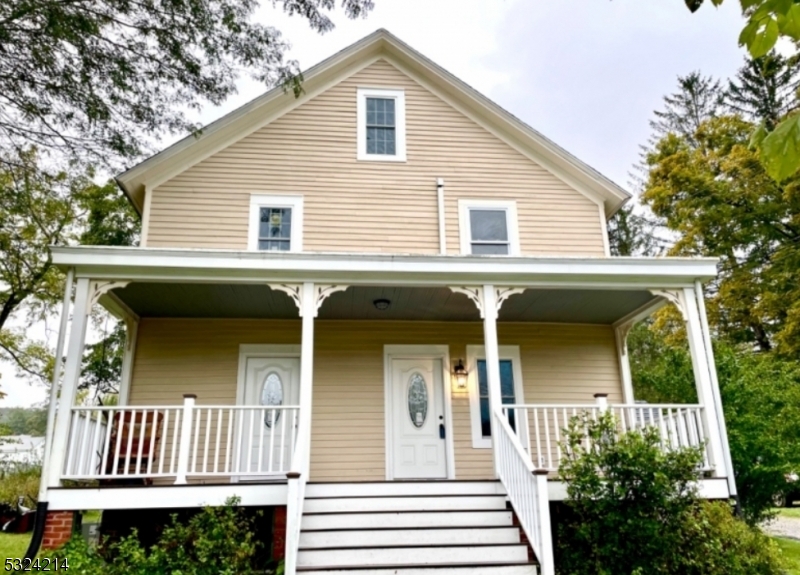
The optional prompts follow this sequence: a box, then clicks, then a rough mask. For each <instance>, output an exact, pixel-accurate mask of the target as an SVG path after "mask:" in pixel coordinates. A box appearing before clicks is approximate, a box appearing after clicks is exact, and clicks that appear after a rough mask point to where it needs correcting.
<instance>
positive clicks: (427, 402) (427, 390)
mask: <svg viewBox="0 0 800 575" xmlns="http://www.w3.org/2000/svg"><path fill="white" fill-rule="evenodd" d="M391 374H392V385H391V390H392V398H391V400H392V410H391V412H392V435H391V441H392V446H391V448H392V449H391V451H392V463H393V466H392V467H393V476H394V478H395V479H446V478H447V448H446V441H445V435H446V422H445V405H444V391H443V388H442V360H441V359H434V358H421V359H399V358H395V359H392V369H391Z"/></svg>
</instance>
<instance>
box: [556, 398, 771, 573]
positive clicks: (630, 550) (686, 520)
mask: <svg viewBox="0 0 800 575" xmlns="http://www.w3.org/2000/svg"><path fill="white" fill-rule="evenodd" d="M659 439H660V438H659V433H658V430H657V429H654V428H651V429H645V430H643V431H633V432H629V433H625V434H619V433H618V429H617V422H616V420H615V419H614V417H613V416H612V415H611V414H609V413H607V414H604V415H603V416H601V417H600V418H598V420H597V421H594V420H593V419H591V418H590V417H586V416H584V417H578V418H575V419H573V421H572V422H571V424H570V428H569V430H568V432H567V435H566V439H565V441H564V442H563V444H562V450H563V452H564V454H565V455H564V458H563V460H562V464H561V468H560V470H559V472H560V475H561V478H562V479H563V480H564V481H566V482H567V494H568V498H567V501H566V502H565V504H566V511H565V513H564V514H563V515H562V516H561V517H560V521H559V523H558V530H557V539H556V543H557V546H556V558H557V562H556V563H557V572H558V573H559V574H560V575H618V574H624V575H645V574H648V575H650V574H653V575H661V574H663V575H666V574H674V573H681V574H682V575H723V574H725V575H740V574H741V575H744V574H745V573H748V574H754V575H778V574H779V573H781V571H780V569H779V567H778V559H777V557H778V554H777V552H776V550H775V548H774V546H772V545H770V544H768V540H767V539H766V537H765V536H764V535H762V534H761V533H760V532H758V531H757V530H755V529H753V528H751V527H749V526H747V525H746V524H745V523H744V522H742V521H739V520H736V519H734V518H733V517H732V515H731V513H730V510H729V509H727V508H726V505H725V504H709V503H705V502H702V501H701V500H700V499H699V498H698V495H697V490H696V487H695V485H696V481H697V480H698V478H699V475H698V468H699V466H700V462H701V461H702V454H701V452H700V450H699V449H693V448H691V449H680V450H672V451H669V452H664V451H662V449H661V447H660V445H659Z"/></svg>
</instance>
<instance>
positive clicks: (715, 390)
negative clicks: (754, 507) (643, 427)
mask: <svg viewBox="0 0 800 575" xmlns="http://www.w3.org/2000/svg"><path fill="white" fill-rule="evenodd" d="M694 293H695V296H696V298H697V307H698V309H699V310H700V327H701V328H702V331H703V343H704V344H705V347H706V353H707V355H708V365H709V373H710V375H711V392H712V394H713V396H714V409H715V410H716V412H717V421H718V422H719V429H720V435H721V436H722V452H723V455H724V456H725V466H726V467H727V469H728V474H727V477H728V491H729V492H730V494H731V496H732V497H737V495H738V491H737V489H736V477H735V475H734V469H733V459H732V458H731V448H730V445H729V444H728V426H727V424H726V423H725V412H724V410H723V406H722V394H721V393H720V390H719V380H718V378H717V363H716V361H714V347H713V345H712V344H711V330H710V328H709V327H708V316H707V315H706V302H705V296H704V294H703V286H702V284H701V283H700V281H699V280H698V281H696V282H695V284H694Z"/></svg>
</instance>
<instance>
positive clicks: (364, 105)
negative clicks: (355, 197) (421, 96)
mask: <svg viewBox="0 0 800 575" xmlns="http://www.w3.org/2000/svg"><path fill="white" fill-rule="evenodd" d="M356 108H357V114H358V119H357V122H356V124H357V130H358V135H357V138H356V140H357V145H358V153H357V158H358V159H359V160H372V161H379V162H380V161H383V162H405V161H406V125H405V123H406V103H405V92H404V91H403V90H386V89H380V90H379V89H371V88H359V89H358V102H357V106H356Z"/></svg>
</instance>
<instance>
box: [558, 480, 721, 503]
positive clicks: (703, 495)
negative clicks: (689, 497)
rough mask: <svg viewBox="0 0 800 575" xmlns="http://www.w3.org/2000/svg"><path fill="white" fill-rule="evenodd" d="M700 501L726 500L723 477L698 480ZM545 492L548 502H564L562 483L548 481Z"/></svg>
mask: <svg viewBox="0 0 800 575" xmlns="http://www.w3.org/2000/svg"><path fill="white" fill-rule="evenodd" d="M696 486H697V492H698V495H699V496H700V499H728V497H730V491H728V482H727V480H726V479H725V478H724V477H715V478H713V479H700V480H699V481H698V482H697V484H696ZM547 492H548V496H549V499H550V501H566V499H567V484H566V482H564V481H548V482H547Z"/></svg>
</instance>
